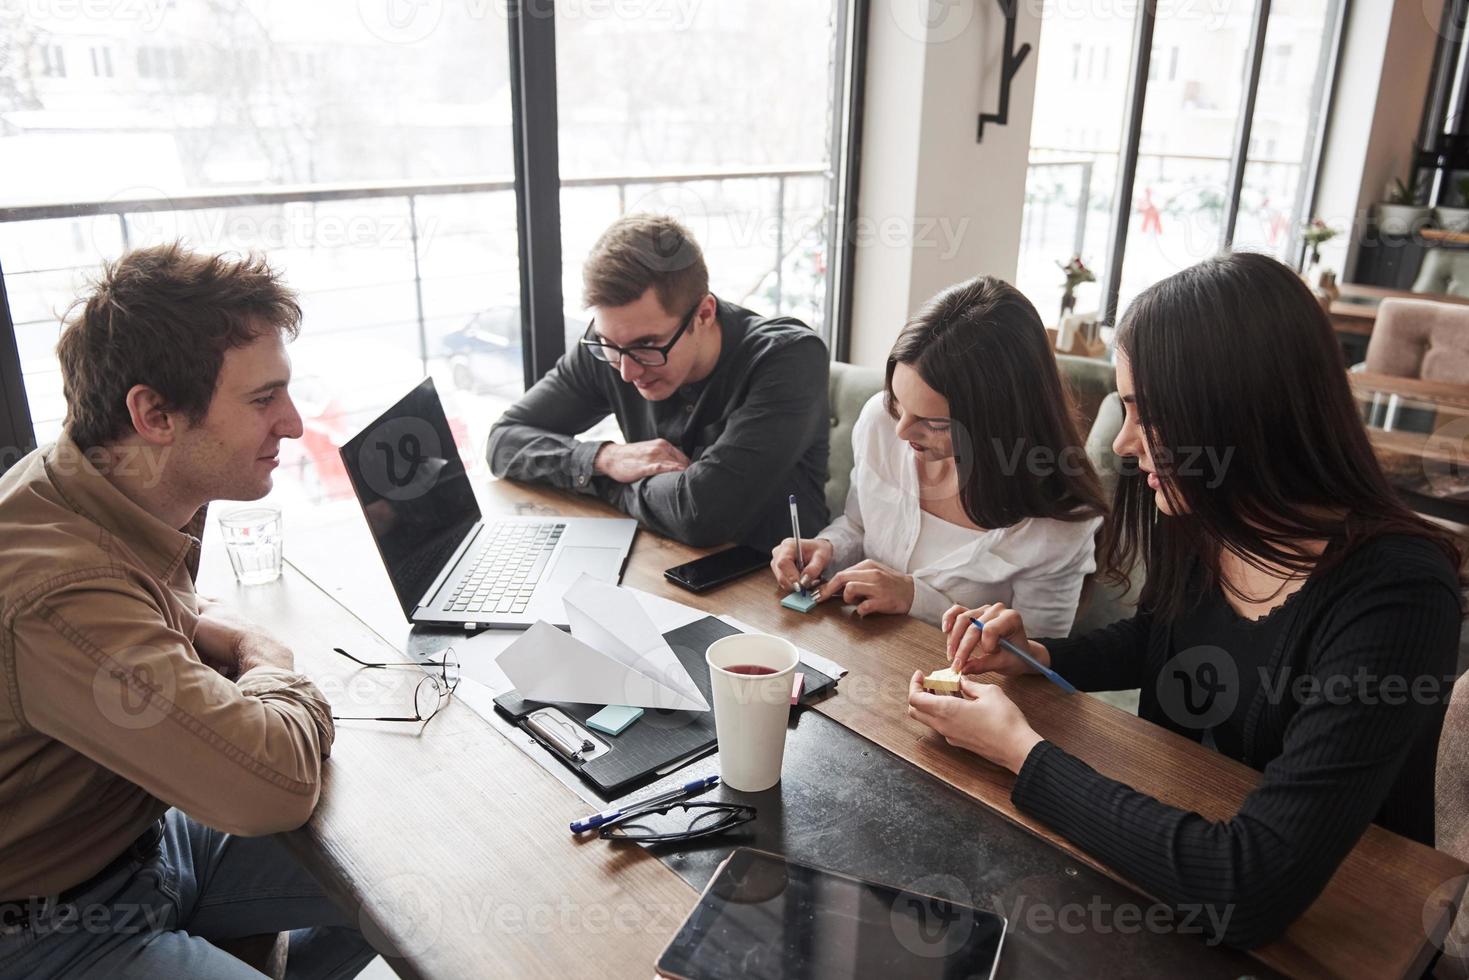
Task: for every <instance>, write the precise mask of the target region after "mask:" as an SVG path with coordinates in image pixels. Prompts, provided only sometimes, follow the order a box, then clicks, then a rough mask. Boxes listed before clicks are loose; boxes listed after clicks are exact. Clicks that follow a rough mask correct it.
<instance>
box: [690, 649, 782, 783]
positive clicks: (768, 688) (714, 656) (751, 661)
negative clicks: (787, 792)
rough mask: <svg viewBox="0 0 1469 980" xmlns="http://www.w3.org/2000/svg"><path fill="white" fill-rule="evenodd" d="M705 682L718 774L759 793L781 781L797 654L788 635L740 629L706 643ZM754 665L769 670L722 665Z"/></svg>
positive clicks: (724, 781) (721, 779)
mask: <svg viewBox="0 0 1469 980" xmlns="http://www.w3.org/2000/svg"><path fill="white" fill-rule="evenodd" d="M704 659H705V660H706V661H708V663H709V686H710V687H711V688H712V689H713V693H714V730H715V735H716V736H717V737H718V739H719V779H720V781H721V782H723V783H724V784H725V785H726V786H728V787H729V788H730V789H734V790H739V791H740V792H744V793H758V792H759V791H761V790H765V789H769V788H770V787H772V786H774V785H775V784H776V783H778V782H780V763H781V758H782V757H783V756H784V755H785V748H786V723H787V722H788V721H789V720H790V715H791V683H792V681H791V675H792V674H793V673H794V672H795V670H796V662H797V661H798V660H799V659H800V658H799V656H798V654H797V653H796V647H795V645H794V644H792V643H791V642H790V641H789V640H783V639H781V638H780V637H778V636H766V635H765V634H763V633H740V634H738V635H736V636H726V637H724V638H722V639H719V640H715V641H714V642H713V643H711V644H709V649H708V650H707V651H706V652H705V653H704ZM742 665H754V666H758V667H764V668H766V669H768V670H771V671H774V673H770V674H740V673H735V672H734V671H731V670H728V669H727V668H730V667H736V666H742Z"/></svg>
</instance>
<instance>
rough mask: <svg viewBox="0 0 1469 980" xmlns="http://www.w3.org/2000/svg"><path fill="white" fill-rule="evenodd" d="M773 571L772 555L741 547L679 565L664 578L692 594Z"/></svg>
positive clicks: (668, 570)
mask: <svg viewBox="0 0 1469 980" xmlns="http://www.w3.org/2000/svg"><path fill="white" fill-rule="evenodd" d="M769 567H770V553H769V552H766V551H760V550H758V549H755V548H751V547H749V546H748V545H743V544H741V545H736V546H735V547H733V548H726V549H724V550H723V551H716V552H715V553H714V554H712V555H706V556H704V557H703V558H698V559H695V560H694V561H691V562H688V563H686V564H683V565H675V566H673V567H672V568H670V569H667V570H666V571H664V573H663V577H664V578H666V579H668V581H670V582H672V583H673V584H674V585H678V586H682V587H683V588H685V589H688V590H689V591H690V592H707V591H709V590H710V589H712V588H714V587H715V586H716V585H723V584H724V583H725V582H733V581H734V580H735V579H737V578H739V577H740V576H741V575H748V574H750V573H751V572H755V571H759V570H760V569H762V568H769Z"/></svg>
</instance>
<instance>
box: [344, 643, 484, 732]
mask: <svg viewBox="0 0 1469 980" xmlns="http://www.w3.org/2000/svg"><path fill="white" fill-rule="evenodd" d="M332 650H334V651H335V652H337V653H340V654H341V655H342V656H344V657H346V658H347V659H348V660H350V661H352V662H353V663H354V664H357V665H358V666H360V667H371V668H376V669H379V670H394V669H396V670H404V669H407V670H425V671H427V673H425V674H424V675H423V679H422V680H420V681H419V682H418V685H417V686H416V687H414V689H413V716H412V717H408V716H406V715H376V716H374V715H332V718H333V720H335V721H401V722H411V723H415V724H416V723H420V722H422V723H425V724H426V723H427V722H428V720H429V719H430V718H432V717H433V716H434V715H436V714H438V713H439V711H440V710H442V709H443V707H444V705H446V704H448V703H449V698H450V696H451V695H453V693H454V690H455V689H456V688H457V687H458V686H459V656H458V654H456V653H455V652H454V648H453V647H445V648H444V650H443V652H441V653H440V654H439V659H438V660H425V661H422V662H420V663H411V664H383V663H368V662H367V661H366V660H359V659H358V658H356V657H354V656H352V655H351V654H350V653H348V652H347V651H346V650H343V649H342V648H341V647H332ZM432 668H438V669H437V670H435V669H432Z"/></svg>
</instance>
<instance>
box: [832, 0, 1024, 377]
mask: <svg viewBox="0 0 1469 980" xmlns="http://www.w3.org/2000/svg"><path fill="white" fill-rule="evenodd" d="M1039 6H1040V5H1039V4H1028V3H1018V4H1016V8H1017V10H1018V11H1019V17H1020V21H1019V25H1018V31H1017V37H1016V46H1017V47H1019V46H1020V45H1021V44H1024V43H1026V42H1029V43H1030V44H1031V45H1032V46H1036V45H1038V43H1039V36H1040V19H1039V16H1038V11H1039ZM1003 44H1004V19H1003V17H1002V16H1001V14H1000V10H999V6H998V5H997V4H995V3H994V2H993V0H874V4H873V8H872V12H871V20H870V23H869V37H868V52H867V87H866V92H865V101H866V112H865V117H864V121H863V139H862V175H861V188H860V191H859V194H858V200H857V238H856V243H857V245H856V250H857V254H856V265H855V271H854V274H853V310H852V347H851V359H852V361H853V362H854V363H858V364H869V365H881V364H882V363H883V362H884V361H885V360H886V358H887V353H888V350H889V349H890V348H891V346H892V342H893V338H894V337H896V336H897V333H898V331H899V330H900V329H901V328H902V326H903V323H904V322H905V321H906V320H907V318H908V317H909V315H911V314H912V313H913V312H914V311H915V310H917V309H918V308H919V307H920V306H922V305H923V303H924V301H926V300H927V299H928V298H929V297H931V296H932V295H933V294H934V293H936V292H938V291H939V290H941V289H943V288H944V287H946V286H950V285H952V284H954V283H956V282H959V281H961V280H964V279H967V278H970V277H972V276H975V275H980V274H988V275H994V276H999V277H1001V278H1003V279H1007V280H1012V281H1013V280H1014V278H1015V266H1016V259H1017V256H1018V255H1019V250H1020V225H1021V211H1022V209H1023V207H1024V202H1025V171H1026V164H1027V160H1028V157H1029V146H1030V117H1031V108H1032V105H1033V103H1034V98H1035V69H1036V62H1037V57H1036V51H1034V50H1032V52H1031V54H1030V57H1029V58H1027V59H1026V61H1025V63H1024V65H1023V66H1022V67H1021V69H1020V73H1019V74H1018V75H1017V76H1016V78H1015V80H1014V82H1013V83H1012V85H1011V89H1010V116H1009V122H1008V124H1007V125H1005V126H998V125H995V124H993V123H989V124H987V125H986V126H985V134H984V142H983V143H976V142H975V138H974V137H975V129H976V126H977V124H978V120H979V114H980V112H981V111H986V112H988V111H993V110H995V108H996V107H997V106H998V101H999V73H1000V61H1001V57H1002V48H1003Z"/></svg>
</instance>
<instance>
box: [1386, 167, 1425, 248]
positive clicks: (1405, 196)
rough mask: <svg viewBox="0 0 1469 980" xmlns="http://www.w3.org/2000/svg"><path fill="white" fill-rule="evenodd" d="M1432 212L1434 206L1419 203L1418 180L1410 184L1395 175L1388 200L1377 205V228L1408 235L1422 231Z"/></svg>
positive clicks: (1389, 189)
mask: <svg viewBox="0 0 1469 980" xmlns="http://www.w3.org/2000/svg"><path fill="white" fill-rule="evenodd" d="M1432 214H1433V209H1432V208H1430V207H1427V206H1426V205H1422V204H1419V203H1418V181H1416V180H1415V181H1414V182H1413V185H1412V186H1409V185H1408V184H1406V183H1404V181H1403V178H1401V177H1395V178H1393V182H1392V183H1391V184H1390V185H1388V191H1387V200H1385V201H1383V202H1382V203H1381V204H1378V205H1377V230H1378V231H1380V232H1382V234H1384V235H1398V236H1404V237H1406V236H1408V235H1411V234H1413V233H1414V232H1417V231H1420V230H1421V229H1422V228H1423V226H1424V225H1426V224H1427V223H1428V219H1429V217H1430V216H1431V215H1432Z"/></svg>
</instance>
